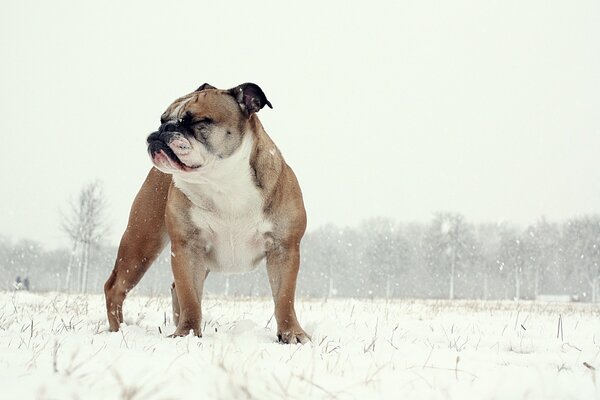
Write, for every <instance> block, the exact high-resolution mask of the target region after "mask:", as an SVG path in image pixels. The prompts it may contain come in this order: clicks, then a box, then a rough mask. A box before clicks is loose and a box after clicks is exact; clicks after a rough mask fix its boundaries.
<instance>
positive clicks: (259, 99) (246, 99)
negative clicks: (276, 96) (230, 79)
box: [229, 83, 273, 116]
mask: <svg viewBox="0 0 600 400" xmlns="http://www.w3.org/2000/svg"><path fill="white" fill-rule="evenodd" d="M229 93H231V95H232V96H233V97H234V98H235V99H236V100H237V102H238V104H239V105H240V108H241V109H242V111H244V112H245V113H246V115H247V116H250V115H252V114H253V113H255V112H258V111H260V109H261V108H263V107H264V106H265V105H267V106H269V108H273V106H272V105H271V103H270V102H269V100H267V96H265V93H264V92H263V91H262V89H261V88H260V87H259V86H258V85H256V84H254V83H242V84H241V85H239V86H236V87H234V88H233V89H229Z"/></svg>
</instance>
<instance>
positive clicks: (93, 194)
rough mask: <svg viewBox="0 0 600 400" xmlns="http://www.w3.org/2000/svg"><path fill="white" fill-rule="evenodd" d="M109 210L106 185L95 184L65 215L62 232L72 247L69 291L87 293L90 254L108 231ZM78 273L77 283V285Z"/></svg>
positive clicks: (85, 189)
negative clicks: (105, 193) (106, 221)
mask: <svg viewBox="0 0 600 400" xmlns="http://www.w3.org/2000/svg"><path fill="white" fill-rule="evenodd" d="M106 206H107V203H106V199H105V197H104V194H103V190H102V184H101V183H100V182H99V181H94V182H91V183H89V184H87V185H85V186H84V187H83V188H82V189H81V192H80V193H79V197H78V198H77V201H73V202H71V204H70V206H69V209H68V211H67V212H66V213H63V215H62V229H63V231H64V232H65V233H66V234H67V235H68V236H69V239H70V240H71V245H72V247H71V256H70V259H69V264H68V266H67V276H66V279H65V290H66V291H70V290H71V289H75V290H76V291H77V292H81V293H85V292H86V291H87V285H88V276H89V264H90V250H91V249H92V246H95V245H96V244H97V243H98V240H99V239H100V238H101V237H102V236H103V235H105V234H106V231H107V226H106V224H105V223H104V221H105V218H104V215H105V213H106ZM74 269H76V271H74ZM75 272H76V273H77V275H76V277H77V280H76V281H75V282H73V276H74V273H75Z"/></svg>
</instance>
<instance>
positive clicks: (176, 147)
mask: <svg viewBox="0 0 600 400" xmlns="http://www.w3.org/2000/svg"><path fill="white" fill-rule="evenodd" d="M160 136H162V135H160ZM191 152H192V145H191V143H190V142H189V141H188V140H187V139H185V138H183V137H179V136H170V137H168V138H167V142H165V140H163V138H162V137H159V135H155V134H152V135H150V136H149V137H148V153H149V155H150V158H151V159H152V163H153V164H154V165H156V166H157V167H158V168H159V169H161V168H163V169H167V170H168V169H175V170H179V171H184V172H191V171H195V170H197V169H198V168H200V167H202V165H201V164H198V163H191V162H185V161H184V160H182V158H184V159H185V158H186V156H188V155H189V154H190V153H191Z"/></svg>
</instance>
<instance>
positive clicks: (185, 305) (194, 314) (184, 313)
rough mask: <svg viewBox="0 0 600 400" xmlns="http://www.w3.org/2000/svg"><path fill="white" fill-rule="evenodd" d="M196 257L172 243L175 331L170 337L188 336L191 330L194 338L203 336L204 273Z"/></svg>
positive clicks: (179, 244) (196, 255) (186, 249)
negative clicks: (201, 324) (201, 325)
mask: <svg viewBox="0 0 600 400" xmlns="http://www.w3.org/2000/svg"><path fill="white" fill-rule="evenodd" d="M199 258H200V257H199V255H198V254H194V252H193V251H192V250H191V249H190V248H188V247H187V246H186V244H185V243H177V242H173V244H172V247H171V266H172V268H173V278H174V280H175V282H174V284H173V285H174V286H173V289H172V290H173V317H174V320H175V323H176V324H177V329H176V330H175V333H173V335H172V336H187V335H188V334H189V333H190V331H194V335H196V336H202V332H201V329H200V322H201V319H202V292H203V290H204V281H205V278H206V276H207V272H206V269H205V268H204V267H203V265H202V263H199V262H198V259H199Z"/></svg>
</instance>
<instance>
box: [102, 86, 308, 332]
mask: <svg viewBox="0 0 600 400" xmlns="http://www.w3.org/2000/svg"><path fill="white" fill-rule="evenodd" d="M265 105H266V106H269V107H271V103H270V102H269V101H268V100H267V97H266V96H265V94H264V93H263V91H262V90H261V88H260V87H258V86H257V85H255V84H253V83H245V84H242V85H239V86H237V87H235V88H233V89H229V90H219V89H216V88H214V87H213V86H211V85H208V84H204V85H202V86H200V88H198V90H196V91H195V92H192V93H190V94H188V95H186V96H183V97H181V98H179V99H177V100H175V102H173V103H172V104H171V105H170V106H169V107H168V108H167V110H166V111H165V112H164V113H163V115H162V116H161V119H160V126H159V128H158V130H157V131H156V132H153V133H152V134H150V135H149V136H148V152H149V154H150V157H151V159H152V162H153V164H154V168H152V169H151V170H150V173H149V174H148V177H147V178H146V181H145V182H144V184H143V185H142V187H141V189H140V191H139V193H138V194H137V196H136V198H135V200H134V202H133V206H132V208H131V213H130V215H129V222H128V224H127V229H126V230H125V233H124V234H123V237H122V239H121V243H120V246H119V251H118V254H117V260H116V262H115V267H114V269H113V271H112V274H111V275H110V277H109V279H108V281H107V282H106V284H105V285H104V291H105V294H106V308H107V313H108V321H109V324H110V330H111V331H117V330H118V329H119V324H120V323H121V322H123V301H124V300H125V296H126V295H127V292H128V291H130V290H131V289H132V288H133V287H134V286H135V285H136V284H137V283H138V282H139V281H140V279H141V278H142V276H143V275H144V273H145V272H146V270H147V269H148V268H149V267H150V265H151V264H152V262H153V261H154V260H155V259H156V257H158V255H159V253H160V252H161V251H162V249H163V248H164V247H165V246H166V245H167V244H168V243H169V241H170V243H171V265H172V269H173V277H174V283H173V286H172V294H173V317H174V321H175V323H176V325H177V329H176V330H175V333H174V335H175V336H182V335H188V334H189V333H190V332H191V331H193V333H194V334H196V335H199V336H200V335H201V331H200V326H201V324H200V322H201V318H202V311H201V303H202V291H203V287H204V281H205V279H206V277H207V276H208V273H209V272H210V271H213V272H227V273H232V272H247V271H250V270H252V269H254V268H255V267H257V266H258V265H259V264H260V263H261V261H263V260H265V261H266V266H267V272H268V276H269V283H270V285H271V289H272V292H273V299H274V302H275V318H276V320H277V335H278V338H279V340H280V341H282V342H285V343H298V342H301V343H304V342H306V341H308V340H309V337H308V336H307V334H306V333H305V332H304V330H303V329H302V328H301V327H300V324H299V323H298V320H297V318H296V313H295V310H294V296H295V290H296V277H297V275H298V268H299V264H300V240H301V239H302V236H303V235H304V230H305V227H306V212H305V210H304V203H303V201H302V193H301V191H300V187H299V186H298V181H297V180H296V176H295V175H294V173H293V171H292V170H291V168H290V167H289V166H288V165H287V164H286V163H285V161H284V159H283V157H282V156H281V153H280V152H279V150H278V149H277V147H276V146H275V144H274V143H273V141H272V140H271V138H270V137H269V136H268V135H267V133H266V132H265V130H264V129H263V126H262V125H261V123H260V121H259V119H258V117H257V115H256V113H257V112H258V111H260V110H261V109H262V108H263V107H264V106H265ZM165 286H166V285H165Z"/></svg>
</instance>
